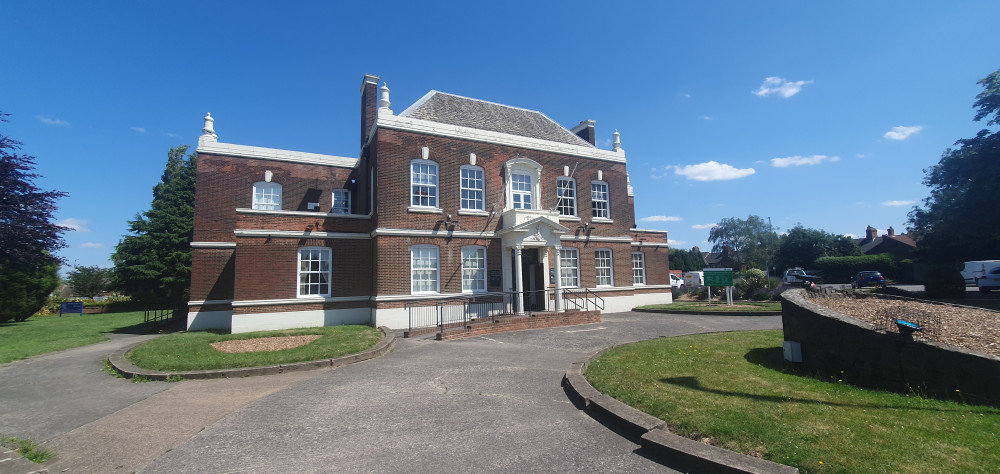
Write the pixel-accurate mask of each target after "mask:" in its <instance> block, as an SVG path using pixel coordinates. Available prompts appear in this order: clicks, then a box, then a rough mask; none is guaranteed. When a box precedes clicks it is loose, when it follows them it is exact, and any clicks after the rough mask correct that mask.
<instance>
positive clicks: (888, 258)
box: [812, 253, 899, 283]
mask: <svg viewBox="0 0 1000 474" xmlns="http://www.w3.org/2000/svg"><path fill="white" fill-rule="evenodd" d="M812 268H813V269H814V270H815V271H817V272H819V273H820V274H821V275H822V276H823V281H824V282H826V283H847V282H849V281H851V280H852V279H853V278H854V276H855V275H857V274H858V272H862V271H866V270H874V271H877V272H881V273H882V276H884V277H886V278H891V279H896V278H897V276H898V268H899V267H898V265H897V264H896V260H895V259H894V258H892V255H891V254H888V253H880V254H878V255H857V256H850V257H821V258H818V259H816V262H815V263H813V264H812Z"/></svg>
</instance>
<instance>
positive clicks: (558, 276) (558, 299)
mask: <svg viewBox="0 0 1000 474" xmlns="http://www.w3.org/2000/svg"><path fill="white" fill-rule="evenodd" d="M553 248H554V249H555V252H556V312H557V313H562V312H564V311H566V310H565V309H563V300H562V264H561V263H559V251H560V250H562V247H561V246H559V245H556V246H555V247H553Z"/></svg>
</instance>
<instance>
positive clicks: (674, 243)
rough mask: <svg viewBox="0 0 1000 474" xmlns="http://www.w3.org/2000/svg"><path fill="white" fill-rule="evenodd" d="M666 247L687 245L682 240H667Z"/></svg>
mask: <svg viewBox="0 0 1000 474" xmlns="http://www.w3.org/2000/svg"><path fill="white" fill-rule="evenodd" d="M667 245H672V246H674V247H676V246H679V245H687V242H685V241H683V240H674V239H667Z"/></svg>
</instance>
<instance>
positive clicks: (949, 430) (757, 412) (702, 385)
mask: <svg viewBox="0 0 1000 474" xmlns="http://www.w3.org/2000/svg"><path fill="white" fill-rule="evenodd" d="M781 342H782V333H781V331H757V332H733V333H721V334H706V335H697V336H685V337H674V338H662V339H655V340H650V341H645V342H640V343H636V344H630V345H626V346H621V347H617V348H614V349H612V350H610V351H608V352H607V353H605V354H603V355H602V356H601V357H600V358H598V359H596V360H595V361H594V362H593V363H592V364H591V365H590V366H589V367H588V368H587V373H586V376H587V379H588V380H590V382H591V383H592V384H593V385H594V387H596V388H597V389H598V390H600V391H601V392H604V393H606V394H608V395H611V396H613V397H615V398H617V399H619V400H621V401H623V402H625V403H627V404H628V405H631V406H633V407H636V408H638V409H640V410H643V411H645V412H646V413H649V414H651V415H653V416H656V417H659V418H660V419H662V420H664V421H666V422H667V424H668V425H669V426H670V427H671V429H672V430H674V431H675V432H677V433H678V434H681V435H684V436H687V437H690V438H693V439H699V440H703V439H709V440H711V442H712V444H715V445H718V446H722V447H725V448H727V449H730V450H733V451H738V452H742V453H747V454H755V455H758V456H762V457H764V458H765V459H769V460H772V461H776V462H779V463H782V464H787V465H790V466H794V467H797V468H799V469H800V470H802V471H803V472H921V473H923V472H990V471H993V472H995V470H996V469H997V466H1000V409H997V408H992V407H984V406H974V405H963V404H960V403H954V402H948V401H939V400H932V399H927V398H922V397H919V396H904V395H898V394H893V393H887V392H880V391H874V390H866V389H860V388H856V387H853V386H850V385H847V384H845V383H843V382H841V380H840V379H838V378H830V379H828V380H820V379H817V378H812V377H807V376H802V375H798V374H795V373H793V372H791V371H790V370H788V369H785V368H784V363H783V360H782V349H781Z"/></svg>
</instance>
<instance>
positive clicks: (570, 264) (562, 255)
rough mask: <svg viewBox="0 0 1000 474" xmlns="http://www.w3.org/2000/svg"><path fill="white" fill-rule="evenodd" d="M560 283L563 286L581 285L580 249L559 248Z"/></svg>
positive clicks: (573, 286)
mask: <svg viewBox="0 0 1000 474" xmlns="http://www.w3.org/2000/svg"><path fill="white" fill-rule="evenodd" d="M559 283H560V284H562V286H563V288H575V287H578V286H580V251H579V250H577V249H559Z"/></svg>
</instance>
